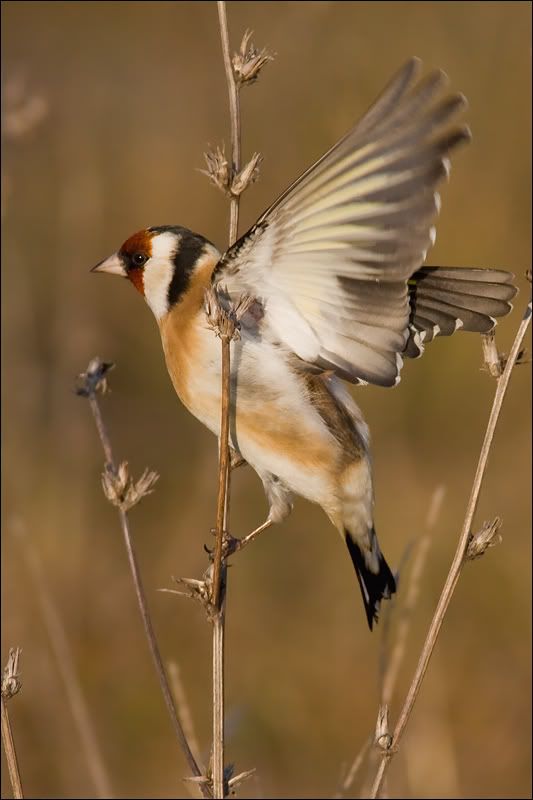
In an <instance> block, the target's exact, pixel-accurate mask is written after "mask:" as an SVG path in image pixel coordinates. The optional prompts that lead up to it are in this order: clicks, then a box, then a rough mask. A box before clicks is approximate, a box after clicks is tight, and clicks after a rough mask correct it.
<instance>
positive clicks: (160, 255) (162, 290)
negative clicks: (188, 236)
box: [143, 231, 179, 319]
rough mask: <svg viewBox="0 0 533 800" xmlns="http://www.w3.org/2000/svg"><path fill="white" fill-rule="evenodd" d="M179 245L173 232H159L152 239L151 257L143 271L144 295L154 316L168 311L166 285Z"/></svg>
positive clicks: (161, 315)
mask: <svg viewBox="0 0 533 800" xmlns="http://www.w3.org/2000/svg"><path fill="white" fill-rule="evenodd" d="M178 247H179V238H178V237H177V236H176V234H175V233H171V232H170V231H169V232H168V233H160V234H159V235H158V236H154V238H153V239H152V257H151V258H150V259H149V260H148V261H147V262H146V265H145V267H144V271H143V284H144V296H145V298H146V302H147V303H148V305H149V306H150V308H151V309H152V311H153V313H154V315H155V317H156V318H157V319H161V317H164V315H165V314H166V313H167V311H168V287H169V286H170V283H171V281H172V276H173V274H174V261H173V258H174V255H175V253H176V251H177V249H178Z"/></svg>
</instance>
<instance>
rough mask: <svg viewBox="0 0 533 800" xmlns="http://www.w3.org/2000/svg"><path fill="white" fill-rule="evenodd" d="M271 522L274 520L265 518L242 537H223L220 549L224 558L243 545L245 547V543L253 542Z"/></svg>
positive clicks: (240, 548)
mask: <svg viewBox="0 0 533 800" xmlns="http://www.w3.org/2000/svg"><path fill="white" fill-rule="evenodd" d="M273 524H274V520H272V519H270V517H269V518H268V519H266V520H265V522H263V524H262V525H259V527H257V528H255V530H253V531H252V532H251V533H249V534H248V535H247V536H244V537H243V538H242V539H236V538H235V537H233V536H229V535H227V536H226V537H225V539H224V549H223V551H222V552H223V554H224V558H227V557H228V556H231V555H233V553H236V552H237V551H238V550H242V549H243V547H246V545H247V544H250V543H251V542H253V541H254V539H256V537H257V536H259V534H260V533H262V532H263V531H266V529H267V528H270V526H271V525H273Z"/></svg>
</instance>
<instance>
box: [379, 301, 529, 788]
mask: <svg viewBox="0 0 533 800" xmlns="http://www.w3.org/2000/svg"><path fill="white" fill-rule="evenodd" d="M530 322H531V302H530V303H529V305H528V307H527V308H526V311H525V314H524V317H523V319H522V321H521V323H520V325H519V327H518V331H517V333H516V336H515V340H514V342H513V346H512V348H511V352H510V354H509V357H508V359H507V362H506V365H505V369H504V370H503V373H502V375H501V377H500V378H499V379H498V384H497V387H496V392H495V394H494V400H493V403H492V408H491V412H490V416H489V420H488V423H487V429H486V431H485V437H484V440H483V444H482V447H481V453H480V456H479V460H478V464H477V468H476V473H475V476H474V481H473V484H472V489H471V493H470V499H469V501H468V505H467V508H466V513H465V518H464V521H463V526H462V529H461V533H460V537H459V543H458V545H457V549H456V552H455V555H454V558H453V561H452V564H451V567H450V571H449V573H448V576H447V578H446V582H445V584H444V588H443V590H442V593H441V596H440V598H439V602H438V604H437V608H436V610H435V614H434V615H433V619H432V620H431V624H430V626H429V630H428V633H427V636H426V640H425V642H424V645H423V647H422V652H421V655H420V659H419V661H418V664H417V667H416V671H415V674H414V677H413V680H412V682H411V685H410V687H409V691H408V693H407V697H406V699H405V702H404V704H403V707H402V709H401V711H400V715H399V718H398V722H397V723H396V727H395V729H394V733H393V736H392V741H391V743H390V747H389V748H388V749H387V750H385V751H384V752H383V756H382V760H381V762H380V764H379V768H378V771H377V774H376V777H375V780H374V784H373V786H372V791H371V794H370V797H371V798H375V797H378V795H379V791H380V789H381V786H382V783H383V779H384V777H385V773H386V771H387V769H388V766H389V764H390V762H391V760H392V757H393V755H394V753H395V752H397V749H398V746H399V743H400V740H401V738H402V735H403V733H404V730H405V727H406V725H407V722H408V720H409V717H410V715H411V712H412V710H413V706H414V704H415V701H416V699H417V697H418V694H419V692H420V687H421V685H422V681H423V680H424V676H425V674H426V670H427V667H428V664H429V660H430V658H431V655H432V653H433V649H434V647H435V643H436V641H437V637H438V635H439V631H440V629H441V626H442V623H443V621H444V617H445V614H446V611H447V610H448V606H449V604H450V601H451V598H452V596H453V592H454V590H455V587H456V585H457V581H458V580H459V576H460V574H461V569H462V567H463V564H464V563H465V561H466V560H467V551H468V546H469V544H470V541H471V538H472V534H471V529H472V521H473V519H474V514H475V512H476V508H477V503H478V499H479V493H480V491H481V486H482V483H483V478H484V475H485V470H486V467H487V461H488V457H489V453H490V449H491V446H492V442H493V439H494V432H495V430H496V425H497V423H498V419H499V416H500V412H501V409H502V405H503V401H504V398H505V395H506V393H507V389H508V386H509V381H510V379H511V374H512V371H513V367H514V365H515V363H516V360H517V358H518V354H519V352H520V349H521V345H522V342H523V340H524V337H525V335H526V332H527V329H528V326H529V324H530Z"/></svg>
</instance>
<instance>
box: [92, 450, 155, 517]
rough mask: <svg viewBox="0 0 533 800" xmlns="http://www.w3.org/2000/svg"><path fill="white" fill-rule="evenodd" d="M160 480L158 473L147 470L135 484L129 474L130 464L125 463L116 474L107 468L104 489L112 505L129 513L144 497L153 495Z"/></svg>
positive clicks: (103, 482) (103, 475)
mask: <svg viewBox="0 0 533 800" xmlns="http://www.w3.org/2000/svg"><path fill="white" fill-rule="evenodd" d="M158 479H159V475H158V474H157V472H151V471H149V470H148V469H145V470H144V472H143V474H142V475H141V477H140V478H139V480H138V481H137V483H134V482H133V479H132V478H131V477H130V474H129V469H128V462H127V461H123V462H122V464H121V465H120V466H119V468H118V469H117V471H116V472H114V471H113V470H112V469H111V468H107V469H106V471H105V472H103V473H102V488H103V490H104V494H105V496H106V497H107V499H108V500H109V502H110V503H112V504H113V505H114V506H118V507H119V508H121V509H122V510H123V511H129V510H130V508H133V506H135V505H137V503H138V502H139V501H140V500H142V498H143V497H145V496H146V495H147V494H151V493H152V491H153V486H154V484H155V483H156V481H157V480H158Z"/></svg>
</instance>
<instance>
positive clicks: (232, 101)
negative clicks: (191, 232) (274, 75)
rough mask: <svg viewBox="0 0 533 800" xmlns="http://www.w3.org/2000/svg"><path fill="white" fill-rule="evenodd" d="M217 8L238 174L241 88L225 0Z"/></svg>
mask: <svg viewBox="0 0 533 800" xmlns="http://www.w3.org/2000/svg"><path fill="white" fill-rule="evenodd" d="M217 9H218V21H219V24H220V38H221V41H222V55H223V57H224V69H225V70H226V81H227V84H228V94H229V107H230V118H231V160H232V165H233V170H232V172H233V175H236V174H237V173H238V172H239V170H240V168H241V107H240V102H239V88H238V86H237V83H236V81H235V73H234V71H233V64H232V63H231V54H230V49H229V34H228V19H227V15H226V3H225V2H223V0H218V2H217ZM239 199H240V198H239V196H238V195H237V196H235V195H232V197H231V204H230V227H229V243H230V246H231V245H232V244H233V243H234V242H235V241H236V240H237V231H238V228H239Z"/></svg>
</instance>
